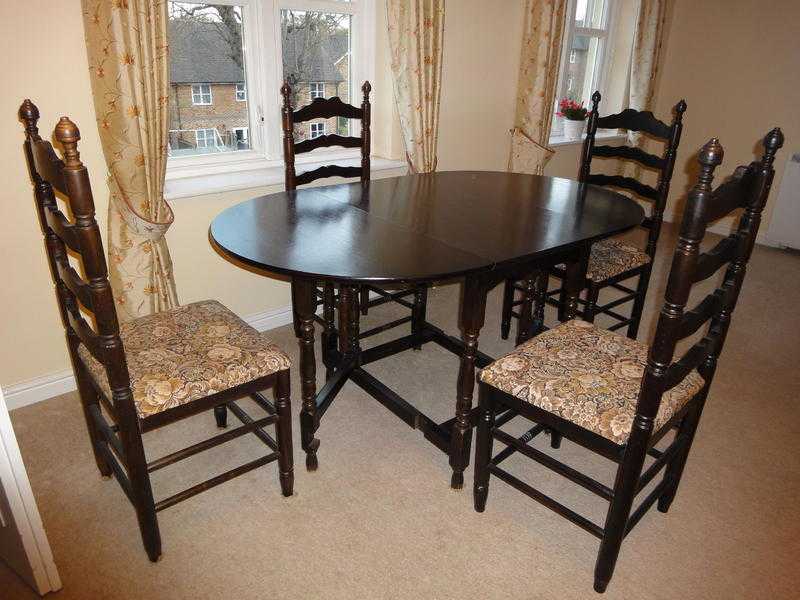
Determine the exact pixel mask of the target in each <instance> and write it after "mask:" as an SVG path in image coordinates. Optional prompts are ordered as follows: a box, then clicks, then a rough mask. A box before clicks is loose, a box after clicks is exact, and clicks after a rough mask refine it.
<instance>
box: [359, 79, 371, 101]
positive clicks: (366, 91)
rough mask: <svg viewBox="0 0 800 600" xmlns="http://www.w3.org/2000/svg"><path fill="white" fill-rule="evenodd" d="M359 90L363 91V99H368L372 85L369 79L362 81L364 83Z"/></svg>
mask: <svg viewBox="0 0 800 600" xmlns="http://www.w3.org/2000/svg"><path fill="white" fill-rule="evenodd" d="M361 91H362V92H364V99H365V100H367V99H369V93H370V92H371V91H372V86H371V85H370V83H369V81H365V82H364V85H362V86H361Z"/></svg>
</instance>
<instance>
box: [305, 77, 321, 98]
mask: <svg viewBox="0 0 800 600" xmlns="http://www.w3.org/2000/svg"><path fill="white" fill-rule="evenodd" d="M308 93H309V95H310V96H311V99H312V100H313V99H314V98H324V97H325V84H324V83H323V82H321V81H312V82H311V83H310V84H308Z"/></svg>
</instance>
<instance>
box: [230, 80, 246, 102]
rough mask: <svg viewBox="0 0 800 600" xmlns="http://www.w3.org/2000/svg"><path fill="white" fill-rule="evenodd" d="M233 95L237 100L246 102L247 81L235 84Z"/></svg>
mask: <svg viewBox="0 0 800 600" xmlns="http://www.w3.org/2000/svg"><path fill="white" fill-rule="evenodd" d="M233 97H234V98H235V99H236V101H237V102H247V82H244V83H237V84H236V87H235V88H234V92H233Z"/></svg>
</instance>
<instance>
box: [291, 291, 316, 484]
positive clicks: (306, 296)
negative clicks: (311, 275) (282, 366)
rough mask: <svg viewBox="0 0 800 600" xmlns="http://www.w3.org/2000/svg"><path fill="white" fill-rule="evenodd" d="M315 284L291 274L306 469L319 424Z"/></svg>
mask: <svg viewBox="0 0 800 600" xmlns="http://www.w3.org/2000/svg"><path fill="white" fill-rule="evenodd" d="M316 293H317V291H316V284H315V282H314V281H313V280H310V279H303V278H300V277H294V278H292V309H293V313H294V331H295V335H296V336H297V339H298V342H299V344H300V394H301V396H302V401H303V407H302V409H301V410H300V440H301V445H302V447H303V450H304V451H305V453H306V469H308V470H309V471H316V469H317V465H318V462H317V449H318V448H319V440H318V439H316V438H315V437H314V433H315V432H316V431H317V428H318V427H319V417H318V416H317V402H316V395H317V364H316V358H315V357H314V313H315V311H316V308H317V297H316Z"/></svg>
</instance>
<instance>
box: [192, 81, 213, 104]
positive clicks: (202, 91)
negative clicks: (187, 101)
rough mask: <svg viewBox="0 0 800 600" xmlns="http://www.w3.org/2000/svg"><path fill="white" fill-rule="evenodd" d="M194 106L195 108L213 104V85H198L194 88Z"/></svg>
mask: <svg viewBox="0 0 800 600" xmlns="http://www.w3.org/2000/svg"><path fill="white" fill-rule="evenodd" d="M192 104H194V105H195V106H197V105H203V104H212V101H211V85H210V84H208V83H197V84H195V85H193V86H192Z"/></svg>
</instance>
